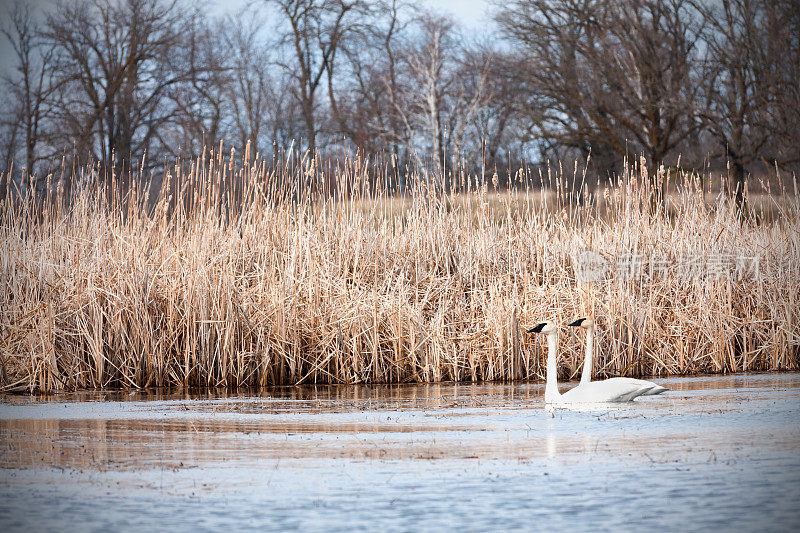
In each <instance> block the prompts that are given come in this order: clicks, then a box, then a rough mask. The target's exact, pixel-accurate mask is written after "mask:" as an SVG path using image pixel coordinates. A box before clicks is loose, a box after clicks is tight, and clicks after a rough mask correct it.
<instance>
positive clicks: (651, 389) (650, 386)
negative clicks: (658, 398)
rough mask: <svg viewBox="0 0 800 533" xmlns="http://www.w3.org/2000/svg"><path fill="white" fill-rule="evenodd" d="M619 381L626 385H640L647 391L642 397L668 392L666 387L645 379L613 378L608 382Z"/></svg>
mask: <svg viewBox="0 0 800 533" xmlns="http://www.w3.org/2000/svg"><path fill="white" fill-rule="evenodd" d="M612 379H613V380H619V381H625V382H626V383H631V384H635V385H638V386H639V387H640V388H642V389H645V391H644V392H643V393H642V394H641V396H654V395H656V394H661V393H662V392H664V391H666V390H667V388H666V387H662V386H661V385H658V384H656V383H653V382H652V381H647V380H645V379H634V378H611V379H608V380H606V381H611V380H612Z"/></svg>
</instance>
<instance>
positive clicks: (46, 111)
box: [2, 4, 59, 174]
mask: <svg viewBox="0 0 800 533" xmlns="http://www.w3.org/2000/svg"><path fill="white" fill-rule="evenodd" d="M7 20H8V26H7V27H4V28H2V33H3V35H5V37H6V38H7V39H8V42H9V44H10V45H11V49H12V50H13V53H14V59H15V72H14V73H13V74H10V75H6V76H4V78H3V83H4V84H5V85H6V90H7V94H8V95H10V96H11V99H12V100H13V102H14V104H13V106H14V107H15V111H14V118H15V120H17V121H18V122H17V123H16V124H14V125H13V126H12V128H13V129H14V131H13V132H12V134H11V138H12V139H15V138H16V136H17V133H16V128H17V127H19V129H20V130H21V132H22V142H23V146H24V149H23V151H24V161H25V167H26V168H27V172H28V173H31V174H32V173H34V172H35V165H36V163H37V162H38V161H39V160H40V159H42V158H43V157H44V155H43V154H42V153H41V145H42V143H43V141H46V138H47V132H46V131H45V130H44V128H45V127H46V120H47V118H48V117H49V115H50V114H51V112H52V98H51V97H52V95H53V93H54V91H56V90H57V89H58V86H59V83H58V81H57V80H56V79H55V71H54V69H53V68H52V63H53V54H54V49H53V47H52V45H50V44H49V43H47V42H45V41H44V40H43V39H42V38H41V35H40V34H39V32H38V31H37V28H36V25H35V24H34V20H33V13H32V12H31V8H30V6H29V5H27V4H17V5H15V6H14V8H13V9H12V10H11V13H10V14H9V17H8V19H7ZM12 144H14V143H12ZM9 149H10V147H9ZM11 150H12V152H13V149H11ZM12 152H9V153H7V155H6V159H7V161H6V165H9V163H10V159H11V157H10V156H11V153H12ZM6 168H8V167H6Z"/></svg>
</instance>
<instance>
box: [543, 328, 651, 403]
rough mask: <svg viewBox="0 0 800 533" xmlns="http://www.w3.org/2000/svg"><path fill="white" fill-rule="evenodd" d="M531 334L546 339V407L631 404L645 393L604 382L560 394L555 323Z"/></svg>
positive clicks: (636, 386) (632, 387)
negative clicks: (550, 405)
mask: <svg viewBox="0 0 800 533" xmlns="http://www.w3.org/2000/svg"><path fill="white" fill-rule="evenodd" d="M528 333H544V334H545V335H546V336H547V379H546V384H545V388H544V402H545V404H555V405H571V404H582V403H608V402H628V401H631V400H633V399H634V398H636V397H637V396H640V395H641V394H642V393H643V391H642V388H641V387H640V386H639V385H636V384H632V383H627V382H624V381H622V382H620V381H616V380H605V381H590V382H588V383H580V384H579V385H578V386H576V387H574V388H572V389H570V390H568V391H567V392H565V393H564V394H561V393H560V392H558V376H557V375H556V374H557V368H556V346H557V344H558V329H557V328H556V326H555V324H554V323H553V322H542V323H541V324H537V325H536V326H534V327H532V328H531V329H529V330H528Z"/></svg>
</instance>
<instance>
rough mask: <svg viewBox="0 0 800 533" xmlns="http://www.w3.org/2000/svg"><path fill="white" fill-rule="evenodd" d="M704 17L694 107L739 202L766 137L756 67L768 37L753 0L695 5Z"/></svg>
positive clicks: (762, 75) (760, 9) (762, 78)
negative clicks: (700, 94)
mask: <svg viewBox="0 0 800 533" xmlns="http://www.w3.org/2000/svg"><path fill="white" fill-rule="evenodd" d="M697 7H698V9H699V11H700V12H701V14H702V16H703V17H704V18H705V20H706V24H707V26H706V31H705V33H704V39H705V45H706V46H705V48H706V60H705V62H704V69H703V76H702V80H703V83H704V86H705V99H704V102H703V105H702V106H700V107H699V109H698V116H699V117H700V118H701V119H702V120H703V124H704V126H705V128H706V130H707V131H708V132H709V133H710V134H711V135H712V136H713V137H714V139H715V140H716V142H717V144H718V146H719V150H720V152H719V153H718V154H717V156H718V157H726V158H727V159H728V161H729V162H730V164H731V167H732V170H733V176H734V180H735V189H736V200H737V203H738V204H739V205H741V204H742V202H743V198H744V196H743V193H744V189H745V170H746V167H747V166H748V165H749V164H750V163H752V162H753V161H754V160H755V159H756V158H758V157H759V155H760V154H761V153H762V150H763V149H764V147H765V145H766V144H767V142H768V140H769V137H770V136H769V128H768V127H767V124H766V123H765V119H766V118H767V117H766V109H767V100H766V98H765V96H766V90H765V89H767V87H766V86H765V82H766V76H765V74H766V73H765V72H764V71H763V70H762V66H763V61H762V56H763V55H764V52H765V51H766V50H765V46H766V44H767V39H768V37H767V36H766V35H765V34H764V33H763V32H764V30H765V28H764V24H765V21H764V17H765V13H764V10H763V7H764V6H763V3H762V2H760V1H759V0H754V1H751V0H719V1H717V2H714V3H707V2H703V3H699V4H698V6H697Z"/></svg>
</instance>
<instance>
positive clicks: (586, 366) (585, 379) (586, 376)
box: [569, 318, 667, 396]
mask: <svg viewBox="0 0 800 533" xmlns="http://www.w3.org/2000/svg"><path fill="white" fill-rule="evenodd" d="M569 325H570V326H573V327H581V328H583V329H585V330H586V357H585V358H584V360H583V370H582V371H581V383H589V382H590V381H591V380H592V362H593V351H594V348H593V345H594V321H593V320H592V319H591V318H579V319H578V320H576V321H575V322H572V323H571V324H569ZM612 380H613V381H625V382H626V383H631V384H635V385H638V386H639V387H640V388H642V389H645V392H644V393H642V396H653V395H655V394H661V393H662V392H664V391H666V390H667V388H666V387H662V386H661V385H657V384H655V383H653V382H652V381H647V380H644V379H635V378H610V379H607V380H606V381H612Z"/></svg>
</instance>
